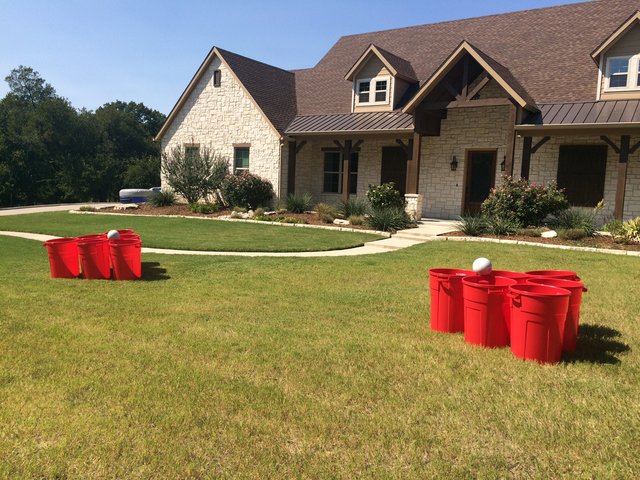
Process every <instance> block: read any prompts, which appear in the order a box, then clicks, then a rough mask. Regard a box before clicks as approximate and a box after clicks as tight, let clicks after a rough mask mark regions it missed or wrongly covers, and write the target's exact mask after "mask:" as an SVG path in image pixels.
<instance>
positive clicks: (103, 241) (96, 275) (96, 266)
mask: <svg viewBox="0 0 640 480" xmlns="http://www.w3.org/2000/svg"><path fill="white" fill-rule="evenodd" d="M87 237H89V235H87ZM78 254H79V255H80V265H81V266H82V275H83V276H84V278H86V279H88V280H104V279H109V278H111V267H110V264H109V240H107V237H106V236H103V237H98V238H83V239H80V240H79V241H78Z"/></svg>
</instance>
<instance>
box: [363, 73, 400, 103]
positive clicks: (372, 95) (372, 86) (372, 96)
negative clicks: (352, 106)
mask: <svg viewBox="0 0 640 480" xmlns="http://www.w3.org/2000/svg"><path fill="white" fill-rule="evenodd" d="M381 81H384V82H387V98H386V100H385V101H384V102H376V82H381ZM367 82H369V101H368V102H361V101H360V94H359V92H360V84H361V83H367ZM354 95H355V98H356V105H358V106H360V105H362V106H365V105H388V104H389V101H390V97H391V76H387V75H385V76H380V77H374V78H359V79H357V80H356V82H355V88H354Z"/></svg>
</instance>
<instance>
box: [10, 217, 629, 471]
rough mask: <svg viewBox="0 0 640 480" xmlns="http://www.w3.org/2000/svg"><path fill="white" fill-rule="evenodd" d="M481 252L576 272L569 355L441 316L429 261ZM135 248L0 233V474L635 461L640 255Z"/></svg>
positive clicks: (500, 262)
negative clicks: (58, 259)
mask: <svg viewBox="0 0 640 480" xmlns="http://www.w3.org/2000/svg"><path fill="white" fill-rule="evenodd" d="M133 220H135V219H133ZM133 220H132V221H133ZM3 221H4V220H3ZM108 221H110V220H108ZM140 221H142V219H140ZM123 223H124V222H123ZM193 223H196V224H199V222H197V221H194V222H193ZM203 223H206V222H203ZM122 226H126V225H122ZM286 232H288V233H289V232H290V230H286ZM314 232H315V231H314ZM78 233H79V232H78ZM478 256H487V257H489V258H491V259H492V260H493V262H494V265H495V266H496V268H507V269H521V270H528V269H534V268H563V269H571V270H577V271H578V272H579V273H580V275H581V276H582V277H583V279H584V280H585V282H586V283H587V285H588V287H589V292H588V293H587V294H585V296H584V304H583V310H582V327H581V328H582V330H581V337H580V339H579V344H578V350H577V351H576V353H575V354H573V355H568V356H565V361H564V362H563V363H561V364H559V365H556V366H540V365H538V364H535V363H529V362H524V361H521V360H518V359H516V358H514V357H513V356H512V355H511V354H510V352H509V350H508V349H500V350H484V349H480V348H477V347H471V346H468V345H466V344H465V343H464V341H463V339H462V336H461V335H447V334H438V333H434V332H431V331H430V330H429V327H428V314H427V312H428V307H429V295H428V283H427V273H426V272H427V269H428V268H430V267H435V266H440V267H442V266H451V267H468V266H469V265H470V264H471V262H472V260H473V259H474V258H476V257H478ZM143 262H144V275H145V277H146V280H147V281H137V282H111V281H83V280H51V279H49V278H48V274H49V272H48V264H47V257H46V253H45V251H44V249H43V248H42V246H41V245H40V244H39V243H38V242H33V241H28V240H23V239H14V238H2V237H0V265H1V266H2V268H1V269H0V285H1V287H0V352H2V354H1V355H0V478H154V479H155V478H212V477H217V478H220V477H223V478H224V477H241V478H356V477H368V478H418V479H424V478H505V477H513V478H571V479H573V478H599V479H600V478H638V477H639V476H640V456H639V455H638V432H639V431H640V402H639V400H638V399H640V347H639V342H640V328H639V327H638V325H639V321H640V302H639V301H638V291H639V287H640V268H639V266H640V263H639V260H638V259H637V258H630V257H618V256H613V255H604V254H593V253H579V252H567V251H559V250H549V249H542V248H535V247H518V246H511V245H495V244H486V245H484V244H483V245H478V244H471V243H469V244H467V243H454V242H433V243H429V244H423V245H420V246H417V247H413V248H409V249H406V250H400V251H397V252H394V253H387V254H381V255H373V256H364V257H343V258H319V259H318V258H316V259H298V258H284V259H283V258H237V257H198V256H193V257H189V256H169V255H151V254H144V255H143Z"/></svg>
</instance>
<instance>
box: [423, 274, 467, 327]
mask: <svg viewBox="0 0 640 480" xmlns="http://www.w3.org/2000/svg"><path fill="white" fill-rule="evenodd" d="M469 275H475V274H474V273H473V272H471V271H469V270H460V269H456V268H432V269H430V270H429V290H430V292H431V330H435V331H436V332H445V333H457V332H463V331H464V306H463V301H462V278H463V277H465V276H469Z"/></svg>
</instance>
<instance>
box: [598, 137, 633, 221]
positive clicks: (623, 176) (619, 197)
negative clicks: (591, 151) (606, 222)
mask: <svg viewBox="0 0 640 480" xmlns="http://www.w3.org/2000/svg"><path fill="white" fill-rule="evenodd" d="M603 140H604V138H603ZM607 140H608V139H607ZM607 140H605V142H607V143H609V142H608V141H607ZM630 141H631V137H630V136H629V135H622V136H621V137H620V148H619V149H618V153H619V154H620V159H619V161H618V180H617V185H616V204H615V208H614V212H613V215H614V217H615V218H617V219H618V220H622V217H623V215H624V196H625V190H626V187H627V166H628V165H629V152H630V148H629V143H630ZM614 150H615V149H614Z"/></svg>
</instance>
